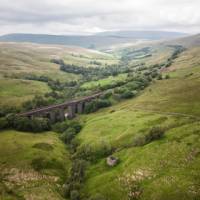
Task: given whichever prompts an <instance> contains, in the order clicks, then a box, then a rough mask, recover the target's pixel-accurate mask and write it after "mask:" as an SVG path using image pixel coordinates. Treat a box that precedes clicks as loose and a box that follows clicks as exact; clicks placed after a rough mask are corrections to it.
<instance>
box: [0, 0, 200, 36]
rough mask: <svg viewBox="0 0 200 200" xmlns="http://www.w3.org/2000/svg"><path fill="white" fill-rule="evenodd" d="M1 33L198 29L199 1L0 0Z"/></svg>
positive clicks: (195, 30)
mask: <svg viewBox="0 0 200 200" xmlns="http://www.w3.org/2000/svg"><path fill="white" fill-rule="evenodd" d="M0 26H1V28H0V34H1V35H2V34H7V33H45V34H46V33H48V34H65V35H66V34H91V33H95V32H100V31H107V30H168V31H181V32H188V33H197V32H200V0H0Z"/></svg>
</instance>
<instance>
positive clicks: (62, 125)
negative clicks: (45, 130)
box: [52, 121, 69, 133]
mask: <svg viewBox="0 0 200 200" xmlns="http://www.w3.org/2000/svg"><path fill="white" fill-rule="evenodd" d="M68 128H69V122H68V121H63V122H58V123H56V124H54V125H53V127H52V129H53V131H55V132H57V133H63V132H64V131H65V130H67V129H68Z"/></svg>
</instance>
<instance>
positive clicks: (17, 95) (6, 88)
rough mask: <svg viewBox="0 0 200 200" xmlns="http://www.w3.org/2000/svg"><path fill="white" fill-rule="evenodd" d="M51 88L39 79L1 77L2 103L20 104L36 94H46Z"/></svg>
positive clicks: (8, 104) (0, 93)
mask: <svg viewBox="0 0 200 200" xmlns="http://www.w3.org/2000/svg"><path fill="white" fill-rule="evenodd" d="M49 91H51V90H50V88H49V87H48V86H47V85H46V84H45V83H42V82H39V81H28V80H20V79H0V105H1V106H4V105H6V106H13V105H15V106H20V105H21V104H22V103H23V102H25V101H27V100H30V99H32V98H33V97H34V96H35V95H41V94H45V93H46V92H49Z"/></svg>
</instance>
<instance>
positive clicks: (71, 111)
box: [67, 104, 76, 119]
mask: <svg viewBox="0 0 200 200" xmlns="http://www.w3.org/2000/svg"><path fill="white" fill-rule="evenodd" d="M75 113H76V105H75V104H72V105H69V106H68V116H67V117H68V118H69V119H72V118H74V117H75Z"/></svg>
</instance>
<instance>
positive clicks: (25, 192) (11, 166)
mask: <svg viewBox="0 0 200 200" xmlns="http://www.w3.org/2000/svg"><path fill="white" fill-rule="evenodd" d="M41 144H43V147H44V146H45V145H44V144H46V146H47V145H51V147H52V148H53V149H49V148H45V149H44V148H36V146H40V147H41ZM38 157H40V158H41V157H42V158H45V159H46V160H48V161H52V167H51V168H47V169H43V170H42V171H39V172H37V171H35V170H34V169H33V167H32V165H31V163H32V161H33V160H34V159H36V158H38ZM0 158H1V159H0V168H1V171H0V177H1V183H0V197H1V198H2V199H29V198H33V199H52V200H53V199H63V198H62V197H61V195H60V190H61V183H62V181H63V179H65V178H66V176H67V173H68V170H69V167H70V160H69V154H68V152H67V151H66V149H65V146H64V144H63V143H62V142H61V141H60V140H59V139H58V136H57V134H55V133H54V132H47V133H43V134H32V133H23V132H17V131H12V130H8V131H1V132H0ZM54 163H60V165H55V164H54ZM38 194H40V195H39V196H38Z"/></svg>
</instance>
